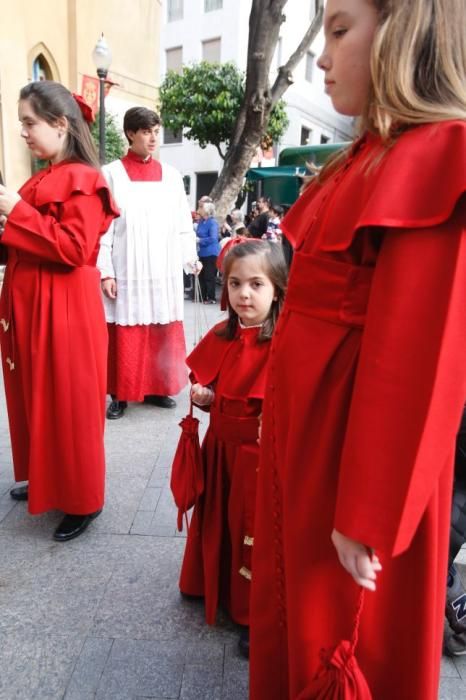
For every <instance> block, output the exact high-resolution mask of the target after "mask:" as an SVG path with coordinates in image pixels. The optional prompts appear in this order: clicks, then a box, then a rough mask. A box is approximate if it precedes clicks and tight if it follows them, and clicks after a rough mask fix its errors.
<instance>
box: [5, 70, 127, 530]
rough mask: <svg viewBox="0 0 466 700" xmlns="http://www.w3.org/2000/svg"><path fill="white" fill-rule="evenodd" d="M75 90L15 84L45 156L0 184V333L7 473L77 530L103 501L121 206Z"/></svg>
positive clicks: (29, 136) (25, 131) (22, 496)
mask: <svg viewBox="0 0 466 700" xmlns="http://www.w3.org/2000/svg"><path fill="white" fill-rule="evenodd" d="M81 109H84V107H80V106H79V104H78V101H77V99H75V98H74V97H73V96H72V94H71V93H70V92H69V91H68V90H67V89H66V88H64V87H63V86H62V85H60V84H59V83H55V82H53V81H41V82H36V83H31V84H29V85H27V86H26V87H24V88H23V89H22V90H21V92H20V101H19V119H20V122H21V124H22V127H21V136H22V137H23V138H24V139H25V141H26V143H27V145H28V147H29V148H30V150H31V151H32V153H33V154H34V156H36V157H38V158H42V159H47V160H49V161H50V164H49V166H48V167H47V168H45V169H44V170H41V171H40V172H38V173H36V174H35V175H33V177H32V178H31V179H30V180H28V181H27V182H26V183H25V185H23V187H22V188H21V189H20V191H19V193H18V194H17V193H16V192H12V191H10V190H7V189H5V188H4V187H1V188H0V213H1V214H2V215H4V216H6V221H4V228H3V233H2V237H1V241H2V244H3V245H4V246H6V248H7V250H8V264H7V268H6V273H5V280H4V283H3V290H2V296H1V302H0V317H1V320H0V323H1V329H0V341H1V348H2V359H3V372H4V379H5V391H6V398H7V406H8V418H9V423H10V434H11V443H12V450H13V462H14V470H15V478H16V480H17V481H26V480H27V481H28V482H29V483H28V486H21V487H17V488H15V489H12V491H11V496H12V497H13V498H15V499H16V500H28V502H29V503H28V505H29V512H30V513H42V512H44V511H47V510H51V509H58V510H61V511H63V512H64V513H65V514H66V515H65V517H64V518H63V520H62V522H61V523H60V525H59V526H58V528H57V530H56V531H55V534H54V537H55V539H57V540H59V541H65V540H68V539H71V538H72V537H76V536H77V535H79V534H81V532H82V531H83V530H84V529H85V528H86V527H87V525H88V524H89V522H90V520H91V519H92V518H93V517H95V515H97V514H98V513H99V511H100V510H101V508H102V506H103V502H104V477H105V461H104V445H103V431H104V420H105V393H106V354H107V329H106V324H105V318H104V313H103V306H102V299H101V295H100V279H99V273H98V271H97V269H96V266H95V265H96V258H97V252H98V247H99V238H100V236H101V235H102V234H103V233H104V232H105V231H106V230H107V228H108V226H109V224H110V221H111V220H112V219H113V218H114V217H115V216H118V211H117V210H116V209H115V207H114V205H113V204H112V200H111V197H110V194H109V190H108V186H107V184H106V182H105V180H104V178H103V176H102V175H101V174H100V172H99V170H98V162H97V158H96V155H95V148H94V144H93V143H92V140H91V137H90V133H89V129H88V126H87V124H86V123H85V121H84V118H83V114H82V112H81Z"/></svg>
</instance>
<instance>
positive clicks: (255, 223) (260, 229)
mask: <svg viewBox="0 0 466 700" xmlns="http://www.w3.org/2000/svg"><path fill="white" fill-rule="evenodd" d="M270 205H271V201H270V198H269V197H259V199H258V200H257V211H258V214H257V216H256V217H255V218H254V219H253V220H252V221H251V223H250V224H249V226H248V233H249V236H251V238H262V236H263V235H264V233H267V226H268V224H269V218H270V212H269V210H270Z"/></svg>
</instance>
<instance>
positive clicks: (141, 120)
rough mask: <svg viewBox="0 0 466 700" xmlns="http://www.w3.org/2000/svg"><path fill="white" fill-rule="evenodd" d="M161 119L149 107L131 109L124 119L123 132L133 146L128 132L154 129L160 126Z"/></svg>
mask: <svg viewBox="0 0 466 700" xmlns="http://www.w3.org/2000/svg"><path fill="white" fill-rule="evenodd" d="M160 123H161V122H160V117H159V115H158V114H157V112H154V111H153V110H152V109H147V107H131V109H128V111H127V112H125V116H124V118H123V131H124V132H125V136H126V138H127V139H128V143H129V145H131V139H130V138H129V136H128V131H134V132H136V131H138V130H139V129H152V127H154V126H158V125H159V124H160Z"/></svg>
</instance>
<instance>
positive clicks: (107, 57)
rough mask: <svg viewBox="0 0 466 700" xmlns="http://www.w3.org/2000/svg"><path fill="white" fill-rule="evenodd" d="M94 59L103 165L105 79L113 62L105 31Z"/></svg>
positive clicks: (100, 156) (100, 152)
mask: <svg viewBox="0 0 466 700" xmlns="http://www.w3.org/2000/svg"><path fill="white" fill-rule="evenodd" d="M92 60H93V61H94V65H95V67H96V68H97V75H98V76H99V87H100V90H99V159H100V162H101V163H102V165H103V164H104V163H105V79H106V78H107V73H108V69H109V68H110V64H111V62H112V52H111V51H110V49H109V47H108V44H107V42H106V41H105V38H104V35H103V32H102V35H101V37H100V39H99V41H98V42H97V44H96V45H95V48H94V51H93V52H92Z"/></svg>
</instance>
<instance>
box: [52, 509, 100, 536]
mask: <svg viewBox="0 0 466 700" xmlns="http://www.w3.org/2000/svg"><path fill="white" fill-rule="evenodd" d="M101 512H102V511H101V510H97V511H96V512H95V513H89V515H65V517H64V518H63V520H62V521H61V523H60V525H59V526H58V527H57V529H56V530H55V532H54V533H53V539H54V540H56V541H57V542H67V541H68V540H73V539H74V538H75V537H79V535H80V534H81V533H82V532H84V530H85V529H86V528H87V527H88V525H89V524H90V523H91V522H92V520H94V518H97V516H98V515H100V514H101Z"/></svg>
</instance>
